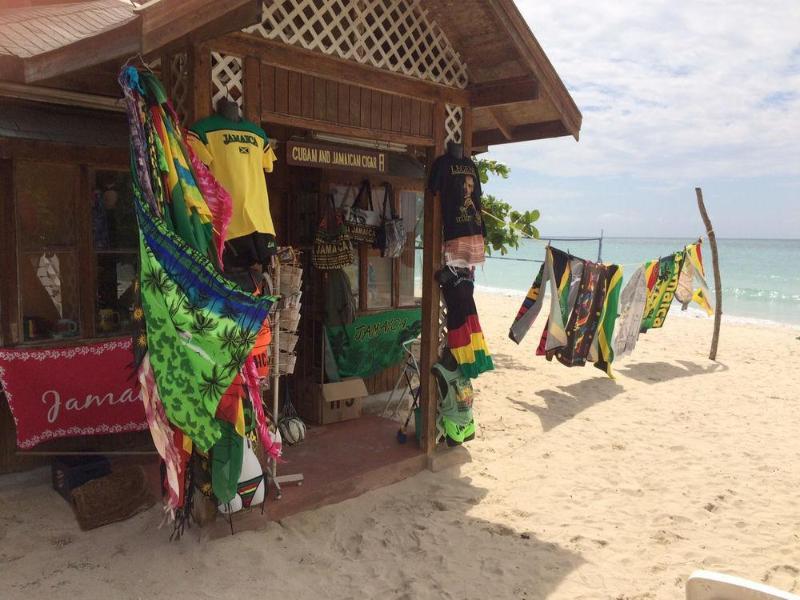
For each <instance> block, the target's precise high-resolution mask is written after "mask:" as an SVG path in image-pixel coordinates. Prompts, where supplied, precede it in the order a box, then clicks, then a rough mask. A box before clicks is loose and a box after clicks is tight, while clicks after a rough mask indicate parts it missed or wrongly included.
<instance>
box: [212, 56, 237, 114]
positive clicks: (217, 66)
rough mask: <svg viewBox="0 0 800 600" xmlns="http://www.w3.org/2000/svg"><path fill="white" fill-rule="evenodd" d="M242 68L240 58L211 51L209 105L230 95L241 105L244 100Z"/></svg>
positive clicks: (214, 104)
mask: <svg viewBox="0 0 800 600" xmlns="http://www.w3.org/2000/svg"><path fill="white" fill-rule="evenodd" d="M243 76H244V69H243V68H242V59H241V57H239V56H233V55H232V54H222V53H221V52H212V53H211V106H216V105H217V101H218V100H219V99H220V98H225V97H227V96H230V98H231V100H233V101H234V102H236V104H238V105H239V108H241V107H242V103H243V101H244V77H243Z"/></svg>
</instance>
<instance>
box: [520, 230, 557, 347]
mask: <svg viewBox="0 0 800 600" xmlns="http://www.w3.org/2000/svg"><path fill="white" fill-rule="evenodd" d="M571 281H572V272H571V260H570V256H569V255H568V254H567V253H566V252H562V251H561V250H558V249H556V248H552V247H550V246H548V247H547V249H546V251H545V260H544V264H543V265H542V266H541V268H540V269H539V273H538V274H537V275H536V279H535V280H534V282H533V285H531V288H530V290H528V294H527V296H526V297H525V300H523V301H522V306H520V308H519V311H518V312H517V316H516V318H515V319H514V322H513V323H512V324H511V328H510V330H509V332H508V337H509V338H511V339H512V340H513V341H514V342H515V343H517V344H519V343H520V342H522V340H523V339H524V338H525V335H526V334H527V333H528V330H529V329H530V328H531V325H533V323H534V321H535V320H536V317H538V316H539V313H540V312H541V310H542V306H543V304H544V288H545V287H546V286H547V285H550V290H551V295H550V318H549V319H548V323H547V326H546V328H545V332H546V333H547V334H548V337H549V338H550V339H552V340H555V341H554V342H553V343H556V344H558V343H561V344H564V343H566V340H567V336H566V331H565V326H564V323H565V321H566V314H567V313H568V312H569V306H568V301H569V296H570V287H571V286H570V283H571Z"/></svg>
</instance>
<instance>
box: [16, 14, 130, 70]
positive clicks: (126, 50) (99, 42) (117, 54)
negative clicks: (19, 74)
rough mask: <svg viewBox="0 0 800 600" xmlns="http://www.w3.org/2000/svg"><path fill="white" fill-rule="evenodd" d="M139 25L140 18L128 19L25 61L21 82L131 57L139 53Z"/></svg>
mask: <svg viewBox="0 0 800 600" xmlns="http://www.w3.org/2000/svg"><path fill="white" fill-rule="evenodd" d="M141 25H142V23H141V20H140V19H137V18H132V19H131V20H130V21H127V22H125V23H123V24H122V25H120V26H119V27H115V28H114V29H109V30H107V31H104V32H102V33H100V34H98V35H95V36H92V37H88V38H85V39H82V40H79V41H77V42H74V43H72V44H69V45H67V46H62V47H61V48H58V49H56V50H51V51H50V52H45V53H43V54H37V55H36V56H32V57H30V58H26V59H25V60H24V61H23V63H24V69H25V83H35V82H38V81H44V80H45V79H50V78H51V77H57V76H59V75H63V74H64V73H71V72H73V71H78V70H80V69H85V68H87V67H93V66H96V65H99V64H102V63H104V62H106V61H108V60H111V59H115V58H121V57H126V56H134V55H136V54H138V53H140V52H141V51H142V30H141Z"/></svg>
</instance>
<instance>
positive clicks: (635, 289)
mask: <svg viewBox="0 0 800 600" xmlns="http://www.w3.org/2000/svg"><path fill="white" fill-rule="evenodd" d="M644 271H645V268H644V265H642V266H641V267H639V268H638V269H636V271H635V272H634V273H633V275H632V276H631V279H630V281H628V284H627V285H626V286H625V289H624V290H622V295H621V297H620V301H619V308H620V315H619V321H618V323H617V336H616V339H615V341H614V355H615V357H616V358H617V359H620V358H622V357H623V356H627V355H628V354H630V353H631V352H633V349H634V348H635V347H636V342H637V340H638V339H639V330H640V328H641V326H642V316H643V315H644V305H645V303H646V302H647V282H646V281H645V276H644Z"/></svg>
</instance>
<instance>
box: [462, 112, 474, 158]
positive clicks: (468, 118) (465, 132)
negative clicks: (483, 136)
mask: <svg viewBox="0 0 800 600" xmlns="http://www.w3.org/2000/svg"><path fill="white" fill-rule="evenodd" d="M472 113H473V110H472V109H471V108H470V107H469V106H465V107H464V120H463V121H462V122H461V143H462V145H463V146H464V156H470V155H472V132H473V131H475V117H474V116H473V114H472Z"/></svg>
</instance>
